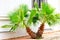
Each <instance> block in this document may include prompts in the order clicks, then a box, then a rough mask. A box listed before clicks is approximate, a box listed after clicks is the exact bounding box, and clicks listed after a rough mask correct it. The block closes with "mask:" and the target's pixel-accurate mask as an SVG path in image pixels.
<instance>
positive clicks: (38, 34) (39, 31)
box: [36, 23, 44, 38]
mask: <svg viewBox="0 0 60 40" xmlns="http://www.w3.org/2000/svg"><path fill="white" fill-rule="evenodd" d="M43 32H44V23H42V24H41V26H40V27H39V28H38V31H37V33H36V35H37V37H38V38H41V37H42V34H43Z"/></svg>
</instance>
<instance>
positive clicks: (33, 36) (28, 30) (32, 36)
mask: <svg viewBox="0 0 60 40" xmlns="http://www.w3.org/2000/svg"><path fill="white" fill-rule="evenodd" d="M26 31H27V33H28V34H29V35H30V36H31V38H33V39H36V33H34V32H33V31H32V30H31V29H30V28H29V27H26Z"/></svg>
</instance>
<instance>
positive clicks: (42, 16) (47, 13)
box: [36, 3, 60, 38]
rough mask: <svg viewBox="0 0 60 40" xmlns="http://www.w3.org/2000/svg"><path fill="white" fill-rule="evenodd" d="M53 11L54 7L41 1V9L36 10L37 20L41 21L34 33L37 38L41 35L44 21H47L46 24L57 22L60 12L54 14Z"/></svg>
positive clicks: (59, 18)
mask: <svg viewBox="0 0 60 40" xmlns="http://www.w3.org/2000/svg"><path fill="white" fill-rule="evenodd" d="M54 11H55V9H54V8H53V7H51V6H50V5H49V4H48V3H42V5H41V10H39V11H38V12H39V13H38V14H39V20H40V22H41V26H40V27H39V28H38V31H37V33H36V34H37V37H38V38H40V37H42V34H43V31H44V25H45V23H48V25H50V26H51V25H53V24H55V23H58V22H59V20H60V14H54ZM57 15H59V16H57Z"/></svg>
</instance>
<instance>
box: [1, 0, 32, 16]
mask: <svg viewBox="0 0 60 40" xmlns="http://www.w3.org/2000/svg"><path fill="white" fill-rule="evenodd" d="M20 4H27V5H28V7H29V8H31V7H32V6H31V4H32V1H31V0H0V16H6V15H7V14H8V13H9V12H10V11H12V10H14V9H15V8H17V7H19V5H20Z"/></svg>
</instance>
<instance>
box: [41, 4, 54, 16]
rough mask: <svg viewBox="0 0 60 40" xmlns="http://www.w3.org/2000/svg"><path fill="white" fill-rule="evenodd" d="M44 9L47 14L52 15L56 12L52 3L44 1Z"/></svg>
mask: <svg viewBox="0 0 60 40" xmlns="http://www.w3.org/2000/svg"><path fill="white" fill-rule="evenodd" d="M42 10H43V12H45V13H46V14H47V15H50V14H52V13H53V12H54V10H55V8H53V7H52V6H51V5H50V4H48V3H42Z"/></svg>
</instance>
